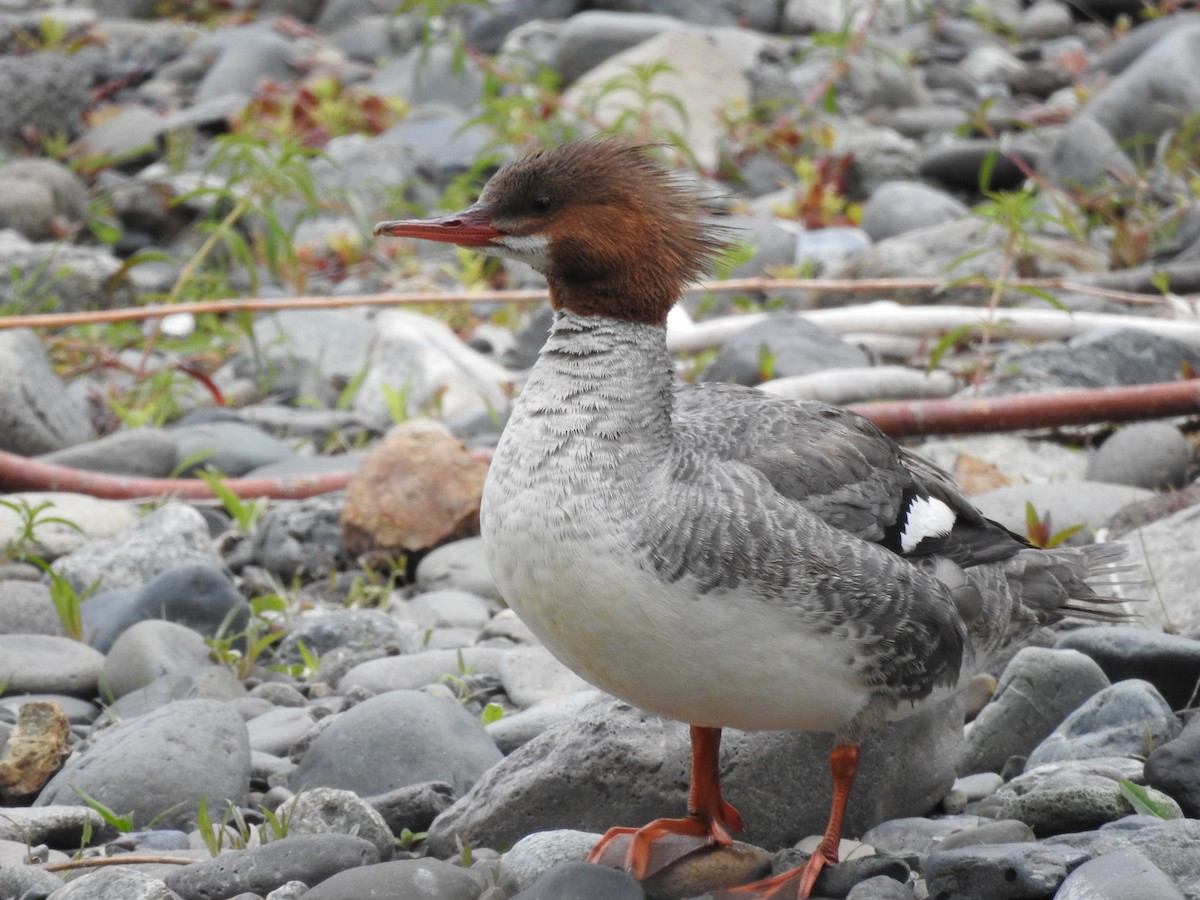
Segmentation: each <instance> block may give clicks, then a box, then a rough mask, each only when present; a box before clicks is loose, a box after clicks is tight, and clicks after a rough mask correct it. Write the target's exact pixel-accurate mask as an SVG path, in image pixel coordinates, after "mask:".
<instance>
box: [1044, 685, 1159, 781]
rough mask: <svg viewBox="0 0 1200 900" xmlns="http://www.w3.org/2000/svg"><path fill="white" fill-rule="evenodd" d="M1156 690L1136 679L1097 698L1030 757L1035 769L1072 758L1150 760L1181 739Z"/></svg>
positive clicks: (1092, 697) (1084, 705)
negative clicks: (1146, 757) (1139, 757)
mask: <svg viewBox="0 0 1200 900" xmlns="http://www.w3.org/2000/svg"><path fill="white" fill-rule="evenodd" d="M1179 731H1180V724H1179V720H1178V719H1177V718H1176V717H1175V713H1173V712H1172V711H1171V707H1170V705H1169V704H1168V703H1167V701H1166V700H1164V699H1163V697H1162V694H1160V693H1159V692H1158V691H1157V690H1155V688H1154V685H1152V684H1150V683H1149V682H1147V681H1141V680H1138V679H1130V680H1129V681H1119V682H1117V683H1116V684H1114V685H1111V686H1110V687H1106V688H1104V689H1103V690H1101V691H1099V692H1097V693H1096V694H1093V695H1092V696H1091V697H1090V698H1088V699H1087V700H1086V701H1085V702H1084V703H1083V704H1082V705H1081V706H1080V707H1079V708H1078V709H1077V710H1075V711H1074V712H1073V713H1071V715H1069V716H1068V717H1067V718H1066V719H1065V720H1064V721H1063V723H1062V724H1061V725H1059V726H1058V727H1057V728H1056V729H1055V730H1054V733H1053V734H1051V735H1050V736H1049V737H1047V738H1046V739H1045V740H1044V741H1042V742H1041V743H1040V744H1038V746H1037V747H1035V748H1034V750H1033V752H1032V753H1030V754H1029V763H1028V766H1029V768H1033V767H1035V766H1039V765H1042V764H1043V763H1048V762H1059V761H1061V760H1066V759H1097V758H1102V757H1107V756H1125V755H1143V756H1144V755H1145V754H1147V753H1149V752H1150V750H1151V749H1152V748H1153V747H1156V746H1158V745H1159V744H1162V743H1164V742H1165V741H1169V740H1171V739H1172V738H1174V737H1175V736H1176V735H1178V734H1179Z"/></svg>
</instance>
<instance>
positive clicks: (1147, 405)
mask: <svg viewBox="0 0 1200 900" xmlns="http://www.w3.org/2000/svg"><path fill="white" fill-rule="evenodd" d="M850 408H851V409H853V410H854V411H855V412H857V413H859V414H860V415H862V416H865V417H866V418H868V419H870V420H871V421H873V422H874V423H875V424H877V425H878V426H879V427H880V428H882V429H883V430H884V431H886V432H887V433H888V434H890V435H892V436H893V437H915V436H919V435H931V434H965V433H970V432H979V431H1017V430H1020V429H1025V428H1049V427H1054V426H1062V425H1083V424H1088V423H1097V422H1122V421H1129V420H1133V419H1155V418H1161V417H1164V416H1186V415H1193V414H1196V413H1200V379H1193V380H1189V381H1178V382H1167V383H1164V384H1145V385H1139V386H1137V387H1123V388H1100V389H1097V390H1078V391H1058V392H1055V393H1051V394H1025V395H1021V396H1016V397H980V398H975V399H951V400H915V401H898V402H895V403H864V404H858V405H856V406H852V407H850ZM352 475H353V472H349V471H347V472H332V473H328V474H322V475H310V476H297V477H294V478H232V479H229V480H227V481H225V482H224V484H225V485H226V486H227V487H228V488H229V489H230V490H232V491H233V492H234V493H236V494H237V495H238V496H240V497H270V498H274V499H299V498H302V497H312V496H315V495H317V494H325V493H329V492H331V491H337V490H341V489H342V488H344V487H345V486H346V485H347V484H348V483H349V481H350V478H351V477H352ZM20 490H27V491H69V492H72V493H78V494H91V495H93V496H96V497H105V498H108V499H118V500H124V499H136V498H140V497H155V496H164V495H165V496H175V497H179V498H181V499H185V500H208V499H213V496H214V495H213V492H212V489H211V488H209V486H208V484H207V483H206V482H204V481H201V480H199V479H195V478H132V477H127V476H121V475H105V474H102V473H99V472H86V471H83V470H81V469H70V468H67V467H66V466H58V465H53V464H51V463H44V462H39V461H37V460H32V459H28V458H26V457H24V456H18V455H16V454H14V453H5V452H3V451H0V491H20Z"/></svg>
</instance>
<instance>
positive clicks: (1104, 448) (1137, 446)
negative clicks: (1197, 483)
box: [1088, 422, 1191, 491]
mask: <svg viewBox="0 0 1200 900" xmlns="http://www.w3.org/2000/svg"><path fill="white" fill-rule="evenodd" d="M1190 456H1191V447H1189V446H1188V442H1187V439H1186V438H1185V437H1184V436H1183V434H1182V433H1180V431H1179V429H1178V428H1176V427H1175V426H1174V425H1168V424H1167V423H1166V422H1138V423H1136V424H1133V425H1126V426H1125V427H1124V428H1121V429H1119V430H1118V431H1116V432H1115V433H1114V434H1113V435H1111V436H1110V437H1109V438H1108V440H1106V441H1105V442H1104V443H1103V444H1101V445H1100V449H1099V450H1098V451H1097V452H1096V454H1095V455H1094V456H1093V457H1092V459H1091V461H1090V464H1089V466H1088V478H1089V479H1091V480H1092V481H1106V482H1111V483H1113V484H1129V485H1133V486H1134V487H1143V488H1147V489H1149V490H1152V491H1162V490H1169V489H1172V488H1178V487H1181V486H1182V485H1183V483H1184V480H1185V479H1186V477H1187V466H1188V459H1189V457H1190Z"/></svg>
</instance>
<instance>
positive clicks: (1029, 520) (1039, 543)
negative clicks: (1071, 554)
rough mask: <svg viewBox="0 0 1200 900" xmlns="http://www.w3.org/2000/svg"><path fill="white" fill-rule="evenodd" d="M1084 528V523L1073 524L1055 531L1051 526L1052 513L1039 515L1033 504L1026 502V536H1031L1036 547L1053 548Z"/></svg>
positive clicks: (1030, 541)
mask: <svg viewBox="0 0 1200 900" xmlns="http://www.w3.org/2000/svg"><path fill="white" fill-rule="evenodd" d="M1083 529H1084V526H1083V525H1072V526H1070V527H1069V528H1063V529H1062V530H1061V531H1054V530H1053V529H1052V528H1051V526H1050V513H1049V512H1047V513H1046V514H1045V515H1044V516H1038V513H1037V510H1036V509H1034V507H1033V504H1032V503H1030V502H1028V501H1026V502H1025V536H1026V537H1028V538H1029V543H1031V544H1033V545H1034V546H1035V547H1041V548H1042V549H1043V550H1052V549H1054V548H1055V547H1059V546H1061V545H1062V544H1064V543H1066V541H1068V540H1070V538H1071V537H1072V536H1073V535H1076V534H1078V533H1079V532H1080V531H1082V530H1083Z"/></svg>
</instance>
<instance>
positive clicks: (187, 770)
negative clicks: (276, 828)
mask: <svg viewBox="0 0 1200 900" xmlns="http://www.w3.org/2000/svg"><path fill="white" fill-rule="evenodd" d="M130 747H136V748H137V752H136V753H133V754H131V753H130V752H129V748H130ZM249 784H250V743H249V740H248V738H247V734H246V726H245V724H244V723H243V722H242V718H241V716H239V715H238V714H237V713H236V712H234V711H233V710H232V709H230V708H229V707H228V706H227V705H226V704H224V703H221V702H220V701H217V700H178V701H176V702H174V703H170V704H168V705H166V706H163V707H161V708H159V709H156V710H153V711H152V712H149V713H146V714H145V715H143V716H139V717H138V718H136V719H131V720H130V721H127V722H124V723H122V724H120V725H116V726H114V727H112V728H111V729H109V730H107V731H104V732H102V733H101V735H100V737H99V739H98V740H97V741H96V742H95V743H94V744H93V745H92V746H90V747H88V748H87V749H86V750H84V751H83V752H82V753H81V754H79V755H78V756H74V757H72V758H71V759H70V760H69V761H68V762H67V764H66V765H65V766H64V767H63V768H62V771H60V772H59V773H58V774H57V775H56V776H55V777H54V778H53V779H51V780H50V782H49V783H48V784H47V785H46V787H45V788H44V789H43V790H42V792H41V793H40V794H39V795H38V798H37V801H36V802H35V805H36V806H54V805H68V806H70V805H82V804H83V803H84V800H83V798H82V797H81V796H80V795H79V794H78V793H77V791H83V792H85V793H87V794H88V795H89V796H91V797H95V798H96V799H97V800H99V801H100V802H101V803H104V804H105V805H106V806H108V807H109V808H110V809H113V810H120V811H121V814H122V815H124V814H129V815H130V816H132V818H133V820H134V823H135V824H136V825H138V826H141V827H146V826H148V825H150V823H154V824H155V825H157V826H162V827H174V826H178V827H188V826H191V825H193V824H194V823H195V821H196V811H197V809H198V807H199V804H200V799H201V798H202V797H204V798H208V800H209V802H210V803H211V804H212V809H211V810H210V812H211V814H212V815H213V816H214V818H218V817H219V815H220V810H221V809H222V808H223V807H224V805H225V804H226V803H234V804H237V805H239V806H243V807H244V806H245V805H246V803H247V799H248V797H247V794H248V789H249Z"/></svg>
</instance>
